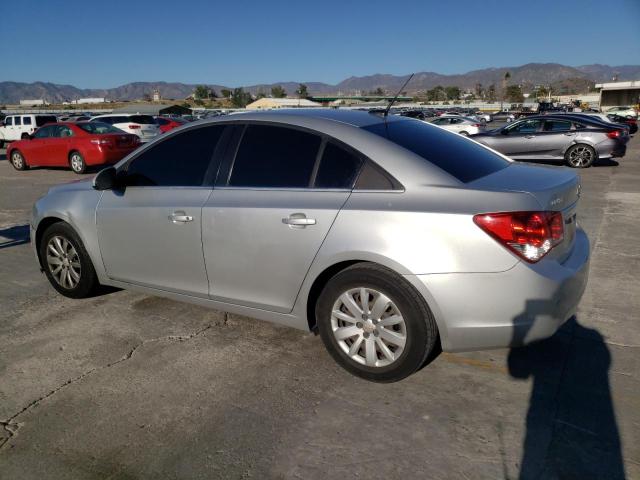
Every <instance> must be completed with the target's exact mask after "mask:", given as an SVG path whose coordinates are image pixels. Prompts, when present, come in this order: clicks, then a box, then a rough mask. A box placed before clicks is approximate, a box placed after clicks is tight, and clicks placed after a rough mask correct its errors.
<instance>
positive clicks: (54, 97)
mask: <svg viewBox="0 0 640 480" xmlns="http://www.w3.org/2000/svg"><path fill="white" fill-rule="evenodd" d="M505 72H509V73H510V74H511V79H510V80H509V82H510V83H511V84H520V85H523V86H524V87H525V89H526V88H530V87H533V86H535V85H551V86H552V90H554V89H553V87H554V85H565V87H561V88H573V89H586V88H588V87H589V86H592V84H593V83H596V82H607V81H611V80H612V78H614V77H616V78H617V79H618V80H620V81H623V80H636V79H640V65H620V66H609V65H601V64H593V65H582V66H578V67H570V66H566V65H560V64H558V63H528V64H526V65H521V66H516V67H500V68H485V69H481V70H473V71H470V72H467V73H463V74H454V75H443V74H440V73H435V72H417V73H416V74H415V75H414V78H413V80H412V81H411V82H410V83H409V85H407V87H406V88H405V90H406V92H407V93H409V94H413V93H416V92H419V91H424V90H428V89H430V88H433V87H435V86H437V85H442V86H458V87H460V88H461V89H463V90H464V89H473V88H475V86H476V85H477V84H479V83H480V84H482V85H483V87H485V88H486V87H488V86H489V85H491V84H494V85H495V86H496V88H497V89H499V88H500V85H501V81H502V78H503V77H504V74H505ZM407 78H408V75H390V74H375V75H367V76H362V77H349V78H347V79H345V80H343V81H341V82H340V83H338V84H336V85H330V84H327V83H322V82H304V83H305V84H306V85H307V88H308V91H309V93H310V94H311V95H323V94H338V93H341V94H356V93H365V92H369V91H372V90H375V89H377V88H382V89H383V90H385V91H387V92H388V93H395V92H396V91H397V90H398V89H399V88H400V87H401V86H402V84H403V83H404V82H405V80H406V79H407ZM567 84H569V85H571V87H566V85H567ZM275 85H281V86H282V87H283V88H284V89H285V91H286V92H287V93H288V94H289V95H295V91H296V89H297V88H298V85H299V82H291V81H288V82H276V83H272V84H260V85H245V86H243V88H244V89H245V90H247V91H249V92H251V93H252V94H257V93H259V92H264V93H265V94H269V93H270V91H271V87H273V86H275ZM208 86H209V87H210V88H213V89H214V90H215V91H216V92H217V93H218V94H220V90H222V89H224V88H229V89H231V88H232V87H229V86H223V85H208ZM194 88H195V85H194V84H186V83H177V82H173V83H169V82H133V83H127V84H125V85H121V86H119V87H115V88H106V89H86V88H85V89H83V88H78V87H75V86H73V85H60V84H55V83H48V82H34V83H21V82H12V81H2V82H0V104H14V103H18V102H19V101H20V100H21V99H41V98H42V99H45V100H46V101H47V102H49V103H58V102H63V101H70V100H74V99H77V98H87V97H104V98H107V99H108V100H136V99H140V98H143V96H144V95H149V94H151V93H152V92H153V90H154V89H158V90H159V91H160V95H161V96H162V98H170V99H183V98H186V97H188V96H189V95H191V94H192V93H193V90H194ZM554 91H556V90H554ZM568 93H574V92H568Z"/></svg>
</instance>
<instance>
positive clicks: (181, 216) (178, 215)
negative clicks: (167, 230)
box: [169, 211, 193, 224]
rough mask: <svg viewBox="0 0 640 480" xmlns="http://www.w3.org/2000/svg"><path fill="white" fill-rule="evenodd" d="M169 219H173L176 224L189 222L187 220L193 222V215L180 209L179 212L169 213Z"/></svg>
mask: <svg viewBox="0 0 640 480" xmlns="http://www.w3.org/2000/svg"><path fill="white" fill-rule="evenodd" d="M169 220H171V221H172V222H173V223H175V224H178V223H187V222H193V217H192V216H191V215H187V214H186V213H185V212H183V211H178V212H173V213H172V214H171V215H169Z"/></svg>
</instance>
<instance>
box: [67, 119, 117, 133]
mask: <svg viewBox="0 0 640 480" xmlns="http://www.w3.org/2000/svg"><path fill="white" fill-rule="evenodd" d="M77 126H78V127H80V128H81V129H82V130H84V131H85V132H88V133H94V134H103V133H125V132H123V131H122V130H120V129H119V128H116V127H114V126H112V125H109V124H108V123H102V122H91V123H78V124H77Z"/></svg>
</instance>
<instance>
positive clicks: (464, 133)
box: [460, 131, 469, 137]
mask: <svg viewBox="0 0 640 480" xmlns="http://www.w3.org/2000/svg"><path fill="white" fill-rule="evenodd" d="M460 135H463V136H465V137H468V136H469V132H464V131H463V132H460Z"/></svg>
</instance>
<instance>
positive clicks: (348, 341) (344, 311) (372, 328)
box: [331, 287, 407, 367]
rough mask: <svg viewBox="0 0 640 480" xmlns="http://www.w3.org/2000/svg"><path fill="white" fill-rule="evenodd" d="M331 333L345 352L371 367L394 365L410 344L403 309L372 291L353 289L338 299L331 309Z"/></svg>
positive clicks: (362, 288) (384, 296) (370, 289)
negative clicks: (407, 343)
mask: <svg viewBox="0 0 640 480" xmlns="http://www.w3.org/2000/svg"><path fill="white" fill-rule="evenodd" d="M331 330H332V331H333V335H334V337H335V339H336V340H337V342H338V345H340V348H341V349H342V351H343V352H345V353H346V354H347V355H349V357H350V358H351V359H352V360H354V361H356V362H358V363H360V364H362V365H366V366H368V367H385V366H387V365H390V364H392V363H393V362H395V361H396V360H397V359H398V358H400V355H402V352H403V350H404V346H405V344H406V341H407V329H406V324H405V321H404V318H403V317H402V314H401V313H400V310H399V309H398V307H397V306H396V305H395V303H393V302H392V301H391V299H390V298H389V297H387V296H386V295H385V294H384V293H382V292H379V291H377V290H374V289H372V288H364V287H360V288H353V289H350V290H347V291H346V292H344V293H343V294H342V295H340V296H339V297H338V299H337V300H336V301H335V303H334V304H333V308H332V310H331Z"/></svg>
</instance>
